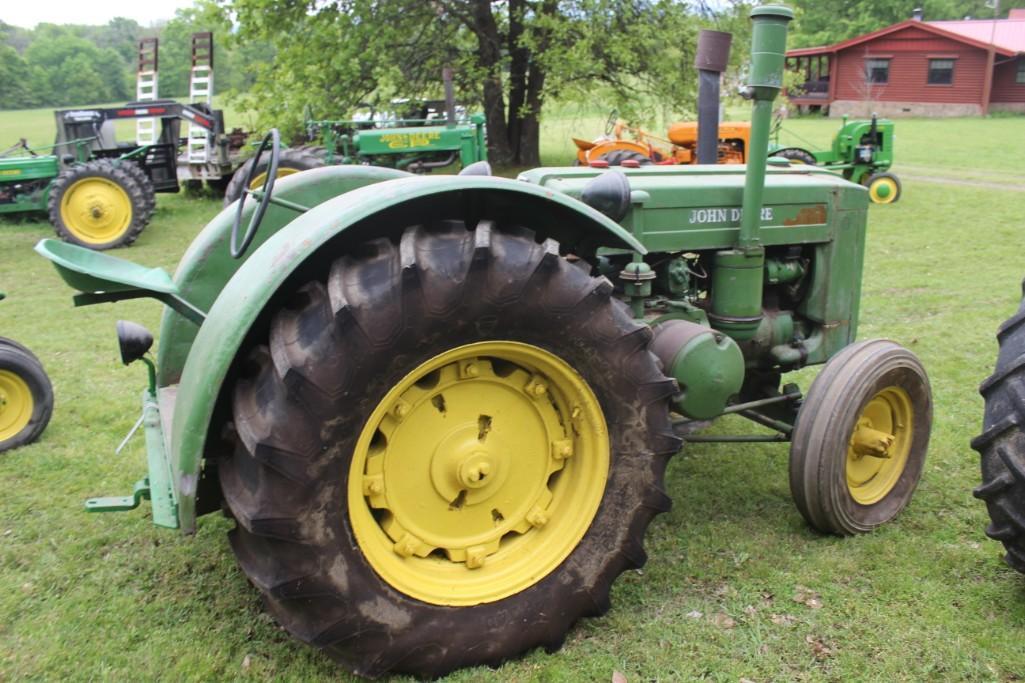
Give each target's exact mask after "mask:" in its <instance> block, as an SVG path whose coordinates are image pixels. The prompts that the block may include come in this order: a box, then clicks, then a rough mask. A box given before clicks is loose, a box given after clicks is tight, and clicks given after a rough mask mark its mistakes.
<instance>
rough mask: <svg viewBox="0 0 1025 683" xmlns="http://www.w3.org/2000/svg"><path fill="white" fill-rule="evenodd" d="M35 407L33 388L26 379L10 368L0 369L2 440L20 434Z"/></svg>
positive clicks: (0, 424) (0, 436) (0, 423)
mask: <svg viewBox="0 0 1025 683" xmlns="http://www.w3.org/2000/svg"><path fill="white" fill-rule="evenodd" d="M34 408H35V401H33V400H32V390H31V389H29V386H28V384H27V383H26V382H25V380H23V379H22V378H21V377H20V376H19V375H17V374H16V373H14V372H11V371H10V370H0V442H3V441H7V440H8V439H13V438H14V437H15V436H17V435H18V434H20V433H21V431H22V430H23V429H25V427H27V426H28V423H29V421H30V420H31V419H32V411H33V409H34Z"/></svg>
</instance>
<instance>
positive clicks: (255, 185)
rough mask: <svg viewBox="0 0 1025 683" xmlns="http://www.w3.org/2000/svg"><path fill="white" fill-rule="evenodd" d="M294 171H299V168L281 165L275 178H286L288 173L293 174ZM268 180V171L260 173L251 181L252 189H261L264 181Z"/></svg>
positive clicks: (250, 187) (250, 186)
mask: <svg viewBox="0 0 1025 683" xmlns="http://www.w3.org/2000/svg"><path fill="white" fill-rule="evenodd" d="M293 173H299V169H298V168H286V167H284V166H281V167H279V168H278V172H277V173H275V174H274V177H275V178H284V177H285V176H286V175H292V174H293ZM266 182H267V171H263V172H262V173H258V174H257V176H256V177H255V178H253V182H251V183H249V189H250V190H259V189H260V188H262V187H263V185H264V183H266Z"/></svg>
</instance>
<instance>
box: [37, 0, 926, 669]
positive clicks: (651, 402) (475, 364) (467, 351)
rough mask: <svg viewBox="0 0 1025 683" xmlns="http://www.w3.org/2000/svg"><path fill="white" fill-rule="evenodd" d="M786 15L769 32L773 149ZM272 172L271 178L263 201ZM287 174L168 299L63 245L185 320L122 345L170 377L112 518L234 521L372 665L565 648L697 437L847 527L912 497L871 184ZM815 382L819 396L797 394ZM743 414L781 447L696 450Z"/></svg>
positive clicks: (916, 396)
mask: <svg viewBox="0 0 1025 683" xmlns="http://www.w3.org/2000/svg"><path fill="white" fill-rule="evenodd" d="M792 16H793V15H792V13H791V11H790V10H789V9H787V8H785V7H774V6H764V7H757V8H755V9H754V10H753V11H752V13H751V17H752V22H753V31H752V48H753V49H752V55H753V59H752V67H751V69H750V80H749V85H748V86H747V88H746V89H745V95H746V96H747V97H749V98H750V99H751V100H752V101H753V103H754V111H753V116H752V124H751V137H750V146H751V149H752V153H751V158H753V159H759V160H761V159H765V158H766V156H767V148H768V143H769V134H770V128H771V111H772V102H773V99H774V98H775V97H776V95H777V93H778V91H779V85H780V83H781V80H782V78H781V76H782V70H783V62H784V54H785V43H786V31H787V24H788V22H789V21H790V19H791V18H792ZM716 130H717V128H716V127H712V128H711V129H708V130H705V131H704V133H703V135H711V136H713V140H712V141H713V147H714V137H715V134H716ZM702 142H706V143H707V139H706V140H702ZM703 146H704V145H702V147H703ZM268 151H269V152H270V155H269V158H268V165H267V172H266V177H267V182H266V186H265V187H264V188H263V189H262V190H253V189H248V188H249V187H250V186H251V184H252V181H253V180H254V177H255V175H256V173H257V171H258V169H259V162H260V160H261V159H262V158H263V157H264V155H265V154H266V153H267V152H268ZM280 158H281V154H280V142H279V140H278V136H277V133H276V131H272V132H271V134H270V135H268V137H267V138H266V139H265V140H264V142H263V144H262V145H261V147H260V150H259V151H258V152H257V156H256V158H255V159H256V160H255V161H254V163H253V165H252V167H251V170H250V173H249V174H248V177H247V178H246V179H245V183H244V186H245V187H246V188H247V189H246V190H245V192H246V195H248V196H247V197H245V198H244V199H243V200H241V201H239V202H237V203H236V204H233V205H231V206H229V207H227V208H226V209H225V210H224V211H222V212H221V213H220V214H219V215H218V216H217V217H215V218H214V219H213V220H212V221H211V222H210V223H209V224H208V225H207V226H206V228H205V229H204V230H203V231H202V232H201V233H200V234H199V235H198V236H197V237H196V239H195V241H194V242H193V244H192V246H191V247H190V248H189V250H188V251H187V252H186V254H185V255H184V256H183V257H182V260H181V262H180V263H179V266H178V270H177V272H176V274H175V276H174V277H171V276H170V275H168V274H167V273H165V272H164V271H162V270H160V269H155V268H146V267H143V266H140V265H136V264H133V263H129V262H127V261H124V260H122V259H117V258H114V257H111V256H109V255H106V254H97V253H92V252H88V251H85V250H82V249H79V248H77V247H75V246H73V245H69V244H64V243H61V242H57V241H55V240H43V241H42V242H40V243H39V245H38V246H37V247H36V249H37V251H38V252H39V253H40V254H41V255H43V256H44V257H46V258H48V259H50V260H51V261H52V262H53V264H54V265H55V266H56V268H57V270H58V272H59V273H60V275H61V276H62V277H63V278H64V279H65V280H66V282H67V283H68V284H69V285H70V286H72V287H73V288H75V289H76V290H78V291H79V294H77V295H76V297H75V303H76V305H89V304H95V303H100V302H110V301H117V300H119V299H130V298H137V297H142V296H150V297H153V298H156V299H158V300H159V301H161V302H162V303H164V304H165V306H166V308H165V313H164V317H163V322H162V324H161V330H160V347H159V349H158V351H157V357H156V361H155V362H154V361H153V360H151V359H150V358H149V357H147V355H146V354H147V351H148V349H149V348H150V346H151V345H152V343H153V336H152V335H151V334H150V333H149V332H147V331H146V330H145V329H143V328H142V327H141V326H139V325H135V324H132V323H128V322H124V321H122V322H120V323H119V324H118V327H117V333H118V341H119V344H120V348H121V357H122V360H123V361H124V362H125V363H131V362H133V361H136V360H142V361H143V362H144V363H145V364H146V365H147V366H148V369H149V385H148V388H147V390H146V392H145V393H144V396H143V418H142V423H143V425H144V430H145V434H146V452H147V457H148V465H149V466H148V475H147V476H146V477H144V478H143V479H141V480H140V481H139V483H138V484H137V485H136V487H135V489H134V491H133V493H132V494H131V495H129V496H125V497H120V498H99V499H92V500H90V501H88V502H87V503H86V506H87V509H88V510H91V511H94V512H103V511H112V510H125V509H131V508H133V507H135V506H137V505H138V504H139V503H140V501H141V500H142V499H144V498H146V499H149V500H150V501H151V505H152V512H153V519H154V522H155V523H156V524H158V525H160V526H165V527H172V528H179V529H182V530H183V531H185V532H187V533H191V532H193V531H195V529H196V524H197V519H198V517H199V516H201V515H203V514H206V513H209V512H214V511H218V510H221V509H224V510H226V511H227V512H228V514H229V515H230V516H231V517H232V518H233V519H234V521H235V528H234V529H233V530H232V531H231V532H230V542H231V546H232V549H233V551H234V552H235V555H236V557H237V559H238V562H239V565H240V567H241V569H242V571H243V572H244V573H245V574H246V576H248V577H249V579H250V580H251V581H252V583H253V584H254V585H255V586H256V587H257V589H258V590H259V591H260V592H261V594H262V595H263V597H264V600H265V603H266V605H267V608H268V609H269V610H270V612H271V613H272V614H273V615H274V617H275V618H276V619H277V620H278V621H279V622H280V623H281V624H282V625H283V626H284V627H285V628H286V629H288V630H289V631H290V632H291V633H292V634H294V635H295V636H296V637H297V638H299V639H302V640H304V641H306V642H309V643H311V644H314V645H316V646H318V647H320V648H323V649H324V650H325V651H326V652H327V653H328V654H329V655H330V656H332V657H334V658H335V659H337V660H338V661H340V662H342V663H343V664H344V665H346V666H348V667H349V668H351V669H352V670H353V671H356V672H358V673H360V674H363V675H370V676H374V675H383V674H386V673H390V672H411V673H415V674H418V675H422V676H437V675H441V674H443V673H445V672H447V671H450V670H453V669H455V668H458V667H462V666H471V665H477V664H490V665H495V664H498V663H499V662H501V661H503V660H504V659H507V658H509V657H513V656H516V655H518V654H520V653H522V652H524V651H527V650H529V649H531V648H534V647H539V646H542V647H545V648H547V649H549V650H553V649H556V648H558V647H559V646H560V645H561V644H562V642H563V640H564V639H565V637H566V633H567V632H568V630H569V629H570V627H571V626H572V625H573V623H574V622H575V621H576V620H577V619H579V618H580V617H583V616H589V615H596V614H601V613H602V612H604V611H605V610H607V609H608V607H609V591H610V588H611V585H612V583H613V581H614V580H615V579H616V577H617V576H618V575H619V574H620V573H622V572H623V571H624V570H626V569H629V568H636V567H639V566H641V565H643V564H644V561H645V552H644V549H643V541H644V534H645V530H646V529H647V527H648V524H649V523H650V521H651V519H652V518H653V517H654V516H655V515H656V514H658V513H660V512H664V511H665V510H667V509H668V508H669V506H670V497H669V495H668V494H667V493H666V491H665V490H664V485H663V474H664V471H665V467H666V463H667V461H668V458H669V457H670V456H671V455H672V454H674V453H676V452H677V451H678V450H679V449H680V446H681V444H682V442H683V441H691V442H697V441H704V442H709V441H716V442H725V443H731V444H734V446H736V445H738V444H742V443H748V442H755V441H770V442H790V488H791V491H792V493H793V496H794V500H795V502H796V504H797V507H798V509H799V511H800V513H801V514H802V515H803V516H804V518H805V519H806V520H807V521H808V523H809V524H810V525H812V526H813V527H814V528H816V529H818V530H820V531H822V532H825V533H835V534H841V535H849V534H856V533H859V532H865V531H869V530H871V529H874V528H876V527H878V526H879V525H881V524H883V523H885V522H887V521H889V520H891V519H892V518H893V517H895V516H896V515H897V514H898V513H899V512H900V511H901V510H902V509H903V508H904V507H905V505H906V504H907V503H908V501H909V500H910V498H911V495H912V492H913V491H914V489H915V486H916V484H917V482H918V479H919V477H920V476H921V473H922V468H923V464H924V458H925V454H926V449H927V446H928V441H929V433H930V423H931V417H932V402H931V394H930V389H929V382H928V379H927V377H926V374H925V371H924V370H923V368H922V366H921V364H920V363H919V362H918V360H917V359H916V358H915V356H914V355H913V354H912V353H910V352H909V351H908V350H906V349H904V348H902V347H901V346H899V345H897V344H895V343H894V342H891V341H886V340H869V341H862V342H857V343H855V339H856V335H857V326H858V315H859V299H860V292H861V272H862V261H863V257H864V241H865V230H866V219H867V214H868V199H867V194H868V193H867V192H866V190H865V188H863V187H861V186H858V185H855V184H853V183H850V182H848V181H846V180H844V179H843V178H841V177H839V176H837V175H836V174H834V173H830V172H827V171H824V170H821V169H817V168H814V167H808V166H799V165H795V166H790V165H789V164H788V163H787V162H786V161H784V160H780V162H781V163H782V165H779V164H775V163H774V164H773V165H772V167H771V168H767V167H766V164H763V163H761V162H759V163H756V164H751V165H748V166H747V167H746V168H744V167H741V166H714V165H707V166H653V165H648V166H645V167H642V168H622V169H608V168H606V169H601V168H591V167H570V168H538V169H534V170H531V171H527V172H525V173H523V174H521V175H520V176H519V178H518V179H517V180H508V179H503V178H496V177H492V176H490V174H489V173H488V171H489V169H488V168H487V164H486V162H478V163H477V164H474V165H471V166H469V167H467V168H465V169H463V171H462V173H461V174H460V175H458V176H433V177H424V176H417V175H414V174H410V173H406V172H404V171H401V170H398V169H389V168H377V167H372V166H345V165H341V166H327V167H324V168H319V169H314V170H311V171H307V172H303V173H296V174H292V175H290V176H287V177H283V178H280V179H279V178H277V173H276V171H277V169H278V165H279V163H280ZM816 364H824V365H825V367H824V368H823V370H822V372H820V373H819V375H818V376H817V377H816V378H815V380H814V381H813V382H812V384H811V387H810V389H809V391H808V393H807V395H806V396H805V395H803V394H802V392H801V391H800V389H799V388H798V387H797V386H796V385H794V384H792V383H786V384H784V383H783V375H784V374H786V373H789V372H791V371H794V370H797V369H799V368H802V367H805V366H807V365H816ZM722 415H737V416H741V417H744V418H747V419H748V420H749V421H751V422H752V423H754V424H755V425H759V426H761V427H765V428H768V430H769V432H768V433H767V432H766V431H764V430H762V431H758V432H757V433H750V434H721V433H700V434H699V433H695V430H696V429H697V428H698V427H699V426H700V425H701V424H703V423H704V422H705V421H707V420H711V419H713V418H716V417H719V416H722ZM524 625H527V627H524Z"/></svg>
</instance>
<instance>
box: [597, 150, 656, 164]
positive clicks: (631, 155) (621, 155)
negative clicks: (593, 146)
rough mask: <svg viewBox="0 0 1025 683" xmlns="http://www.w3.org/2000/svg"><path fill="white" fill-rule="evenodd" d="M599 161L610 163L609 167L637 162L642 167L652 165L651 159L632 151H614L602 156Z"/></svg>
mask: <svg viewBox="0 0 1025 683" xmlns="http://www.w3.org/2000/svg"><path fill="white" fill-rule="evenodd" d="M598 158H599V159H602V160H603V161H607V162H609V166H622V165H623V162H624V161H628V160H629V161H636V162H637V163H639V164H640V165H641V166H647V165H648V164H651V163H652V161H651V157H648V156H645V155H644V154H641V153H640V152H635V151H634V150H632V149H614V150H612V151H611V152H609V153H608V154H602V155H601V156H600V157H598Z"/></svg>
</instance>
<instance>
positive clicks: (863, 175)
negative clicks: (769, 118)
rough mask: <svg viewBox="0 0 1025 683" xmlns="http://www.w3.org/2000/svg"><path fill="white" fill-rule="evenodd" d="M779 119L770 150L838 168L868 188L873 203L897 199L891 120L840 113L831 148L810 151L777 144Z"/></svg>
mask: <svg viewBox="0 0 1025 683" xmlns="http://www.w3.org/2000/svg"><path fill="white" fill-rule="evenodd" d="M781 124H782V119H777V121H776V123H775V125H774V128H773V137H774V140H775V141H774V142H773V143H772V144H770V145H769V153H770V154H772V155H773V156H778V157H783V158H784V159H789V160H791V161H795V162H797V163H801V164H813V165H817V166H821V167H823V168H828V169H829V170H831V171H838V172H839V173H841V174H842V175H843V177H844V178H846V179H847V180H850V181H851V182H852V183H858V184H859V185H864V186H865V187H867V188H868V196H869V199H870V200H872V202H874V203H876V204H892V203H893V202H895V201H897V200H898V199H900V192H901V186H900V180H898V179H897V176H895V175H894V174H893V173H890V171H889V170H888V169H889V168H890V166H891V165H892V164H893V122H892V121H888V120H886V119H877V118H876V115H875V114H873V115H872V118H871V119H870V120H868V121H865V120H863V119H858V120H854V121H848V120H847V117H846V116H844V117H843V123H842V124H841V125H840V130H839V131H837V133H836V135H835V136H833V145H832V147H831V148H830V149H826V150H819V151H810V150H808V149H805V148H803V147H794V146H786V145H781V144H779V133H780V130H781Z"/></svg>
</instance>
